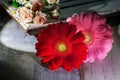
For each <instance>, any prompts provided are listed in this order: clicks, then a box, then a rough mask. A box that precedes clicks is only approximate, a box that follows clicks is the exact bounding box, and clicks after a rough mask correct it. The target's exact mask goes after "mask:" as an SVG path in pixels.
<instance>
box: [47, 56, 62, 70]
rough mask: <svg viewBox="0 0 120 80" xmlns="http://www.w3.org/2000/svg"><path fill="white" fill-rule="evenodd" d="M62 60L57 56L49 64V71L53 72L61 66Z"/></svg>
mask: <svg viewBox="0 0 120 80" xmlns="http://www.w3.org/2000/svg"><path fill="white" fill-rule="evenodd" d="M62 62H63V58H62V57H61V56H59V55H57V56H56V57H55V58H54V59H52V61H51V62H50V64H49V69H51V70H55V69H57V68H58V67H60V66H61V65H62Z"/></svg>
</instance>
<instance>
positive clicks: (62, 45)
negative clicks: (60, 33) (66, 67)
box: [53, 39, 71, 54]
mask: <svg viewBox="0 0 120 80" xmlns="http://www.w3.org/2000/svg"><path fill="white" fill-rule="evenodd" d="M53 48H54V51H55V52H56V53H59V54H67V53H69V51H70V50H71V44H70V43H69V41H66V40H64V39H58V40H56V41H55V42H54V43H53Z"/></svg>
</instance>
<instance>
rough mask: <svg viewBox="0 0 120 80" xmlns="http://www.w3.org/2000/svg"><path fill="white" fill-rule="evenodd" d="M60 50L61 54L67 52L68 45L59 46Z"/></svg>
mask: <svg viewBox="0 0 120 80" xmlns="http://www.w3.org/2000/svg"><path fill="white" fill-rule="evenodd" d="M58 50H59V51H60V52H65V51H66V50H67V46H66V44H63V43H62V44H59V45H58Z"/></svg>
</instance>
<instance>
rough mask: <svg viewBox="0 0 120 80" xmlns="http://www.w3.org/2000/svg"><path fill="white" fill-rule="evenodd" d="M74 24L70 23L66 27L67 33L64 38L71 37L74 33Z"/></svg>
mask: <svg viewBox="0 0 120 80" xmlns="http://www.w3.org/2000/svg"><path fill="white" fill-rule="evenodd" d="M76 30H77V28H76V26H75V25H70V26H69V27H68V29H67V35H66V39H71V37H73V35H74V34H75V33H76Z"/></svg>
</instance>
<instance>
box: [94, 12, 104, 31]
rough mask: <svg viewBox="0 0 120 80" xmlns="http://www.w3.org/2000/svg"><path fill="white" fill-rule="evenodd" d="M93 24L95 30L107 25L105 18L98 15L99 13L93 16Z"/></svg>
mask: <svg viewBox="0 0 120 80" xmlns="http://www.w3.org/2000/svg"><path fill="white" fill-rule="evenodd" d="M93 16H94V18H93V23H92V28H93V29H95V28H97V27H98V26H100V25H103V24H105V23H106V19H105V17H103V16H101V15H98V14H97V13H96V14H94V15H93Z"/></svg>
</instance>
